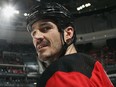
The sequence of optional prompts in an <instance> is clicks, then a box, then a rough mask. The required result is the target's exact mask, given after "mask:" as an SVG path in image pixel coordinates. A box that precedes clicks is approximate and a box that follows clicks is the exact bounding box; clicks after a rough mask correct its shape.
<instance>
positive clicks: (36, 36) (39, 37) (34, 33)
mask: <svg viewBox="0 0 116 87" xmlns="http://www.w3.org/2000/svg"><path fill="white" fill-rule="evenodd" d="M31 36H32V38H33V40H35V41H37V42H38V43H41V41H43V39H44V36H43V34H42V33H41V32H40V31H38V30H34V31H32V32H31Z"/></svg>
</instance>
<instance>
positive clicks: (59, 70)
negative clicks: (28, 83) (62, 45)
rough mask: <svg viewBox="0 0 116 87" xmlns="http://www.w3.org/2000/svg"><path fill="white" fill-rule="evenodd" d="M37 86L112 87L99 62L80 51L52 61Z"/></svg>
mask: <svg viewBox="0 0 116 87" xmlns="http://www.w3.org/2000/svg"><path fill="white" fill-rule="evenodd" d="M37 87H114V86H113V84H112V83H111V81H110V79H109V78H108V76H107V74H106V72H105V71H104V68H103V66H102V65H101V63H100V62H98V61H95V60H93V58H91V57H90V56H88V55H86V54H82V53H76V54H71V55H66V56H64V57H62V58H60V59H59V60H57V61H55V62H54V63H52V64H51V65H50V66H49V67H48V68H47V69H46V70H45V72H44V73H43V74H42V75H41V77H40V79H39V80H38V85H37Z"/></svg>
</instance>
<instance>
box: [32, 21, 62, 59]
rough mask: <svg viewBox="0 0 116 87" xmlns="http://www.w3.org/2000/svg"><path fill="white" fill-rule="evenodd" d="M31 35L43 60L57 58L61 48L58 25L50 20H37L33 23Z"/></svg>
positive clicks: (39, 56)
mask: <svg viewBox="0 0 116 87" xmlns="http://www.w3.org/2000/svg"><path fill="white" fill-rule="evenodd" d="M31 36H32V38H33V44H34V46H35V48H36V51H37V54H38V58H39V59H40V60H41V61H47V60H55V58H56V57H58V56H59V53H60V50H61V46H62V45H61V44H62V42H61V36H60V32H59V31H58V28H57V26H56V25H55V24H54V23H53V22H50V21H37V22H35V23H34V24H33V25H32V32H31Z"/></svg>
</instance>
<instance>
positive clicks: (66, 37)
mask: <svg viewBox="0 0 116 87" xmlns="http://www.w3.org/2000/svg"><path fill="white" fill-rule="evenodd" d="M73 35H74V28H73V27H71V26H69V27H67V28H66V29H65V30H64V40H65V42H66V43H70V42H71V40H72V37H73Z"/></svg>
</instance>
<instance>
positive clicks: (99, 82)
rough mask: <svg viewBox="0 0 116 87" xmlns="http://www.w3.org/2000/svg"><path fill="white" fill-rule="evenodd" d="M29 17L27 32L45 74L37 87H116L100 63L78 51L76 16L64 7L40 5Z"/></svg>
mask: <svg viewBox="0 0 116 87" xmlns="http://www.w3.org/2000/svg"><path fill="white" fill-rule="evenodd" d="M29 14H30V15H29V16H28V18H27V30H28V31H29V32H30V34H31V36H32V39H33V44H34V46H35V48H36V51H37V54H38V58H37V60H38V62H39V66H40V68H39V69H40V72H42V75H41V77H40V79H39V80H38V85H37V87H114V86H113V84H112V83H111V81H110V79H109V78H108V76H107V74H106V72H105V71H104V68H103V66H102V65H101V63H100V62H98V61H96V60H94V59H93V58H91V57H90V56H88V55H86V54H84V53H78V52H77V50H76V48H75V41H76V32H75V28H74V26H73V19H72V15H71V13H70V12H69V11H68V10H67V9H66V8H65V7H64V6H62V5H60V4H58V3H39V4H37V5H36V6H34V7H33V8H32V9H30V13H29Z"/></svg>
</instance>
